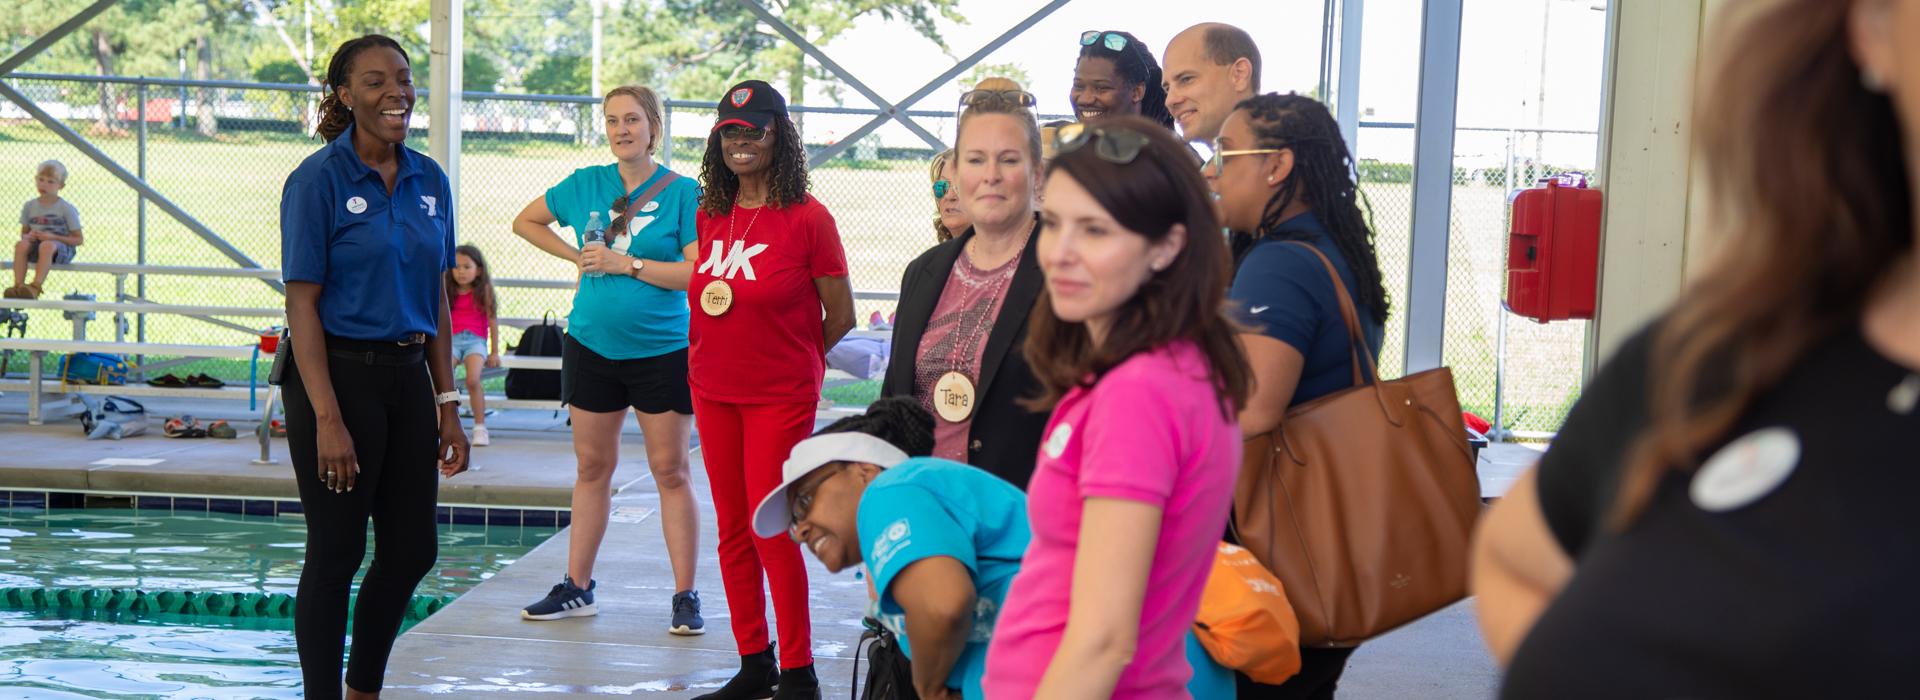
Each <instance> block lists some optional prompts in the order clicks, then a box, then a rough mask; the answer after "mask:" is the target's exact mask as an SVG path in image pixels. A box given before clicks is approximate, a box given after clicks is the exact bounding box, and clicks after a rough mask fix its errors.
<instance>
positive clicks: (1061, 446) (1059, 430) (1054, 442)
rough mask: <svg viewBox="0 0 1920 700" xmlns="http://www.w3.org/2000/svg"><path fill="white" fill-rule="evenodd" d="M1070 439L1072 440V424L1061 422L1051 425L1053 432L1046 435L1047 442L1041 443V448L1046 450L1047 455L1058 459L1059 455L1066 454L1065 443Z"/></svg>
mask: <svg viewBox="0 0 1920 700" xmlns="http://www.w3.org/2000/svg"><path fill="white" fill-rule="evenodd" d="M1071 440H1073V426H1072V425H1071V424H1068V423H1061V424H1059V425H1056V426H1053V433H1052V434H1050V435H1048V436H1047V443H1046V444H1045V445H1042V446H1041V449H1043V450H1046V452H1047V456H1048V457H1052V458H1054V459H1059V458H1060V455H1063V454H1066V452H1067V443H1068V442H1069V441H1071Z"/></svg>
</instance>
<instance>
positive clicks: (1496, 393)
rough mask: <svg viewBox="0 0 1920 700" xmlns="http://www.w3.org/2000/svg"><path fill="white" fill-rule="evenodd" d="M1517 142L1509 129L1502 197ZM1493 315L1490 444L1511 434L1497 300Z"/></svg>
mask: <svg viewBox="0 0 1920 700" xmlns="http://www.w3.org/2000/svg"><path fill="white" fill-rule="evenodd" d="M1519 139H1520V135H1519V132H1518V131H1515V130H1513V129H1508V130H1507V168H1506V178H1505V180H1506V185H1507V186H1506V189H1504V190H1502V192H1504V193H1506V196H1512V194H1511V193H1512V192H1513V149H1514V146H1516V145H1518V142H1519ZM1508 226H1509V228H1511V226H1512V224H1508ZM1502 287H1503V288H1504V285H1502ZM1493 313H1494V318H1495V321H1494V323H1496V324H1497V329H1496V330H1495V331H1494V338H1495V339H1494V350H1493V429H1492V430H1491V431H1489V433H1488V435H1487V438H1488V439H1490V440H1493V441H1494V442H1506V441H1507V438H1508V437H1509V436H1511V435H1512V433H1511V431H1508V430H1507V423H1506V414H1507V309H1506V307H1505V306H1503V305H1502V304H1501V300H1499V299H1494V300H1493Z"/></svg>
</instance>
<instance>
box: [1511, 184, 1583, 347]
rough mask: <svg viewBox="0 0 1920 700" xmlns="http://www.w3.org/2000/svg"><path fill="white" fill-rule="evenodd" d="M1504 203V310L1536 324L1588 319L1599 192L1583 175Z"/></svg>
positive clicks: (1516, 195) (1521, 192)
mask: <svg viewBox="0 0 1920 700" xmlns="http://www.w3.org/2000/svg"><path fill="white" fill-rule="evenodd" d="M1507 203H1508V212H1509V215H1510V218H1509V222H1510V223H1509V225H1508V227H1507V230H1508V236H1507V298H1506V307H1507V310H1508V311H1512V312H1513V313H1516V314H1519V315H1521V316H1525V317H1527V318H1530V319H1533V320H1535V321H1538V322H1540V323H1546V322H1548V321H1560V320H1566V319H1590V318H1593V308H1594V298H1595V296H1596V292H1597V291H1598V289H1599V270H1600V191H1599V190H1594V189H1588V188H1587V180H1586V176H1584V175H1578V174H1571V175H1561V176H1558V177H1554V178H1549V179H1547V180H1546V181H1545V183H1544V184H1543V186H1540V187H1535V188H1532V189H1524V190H1515V191H1514V193H1513V195H1512V196H1511V197H1509V198H1508V202H1507Z"/></svg>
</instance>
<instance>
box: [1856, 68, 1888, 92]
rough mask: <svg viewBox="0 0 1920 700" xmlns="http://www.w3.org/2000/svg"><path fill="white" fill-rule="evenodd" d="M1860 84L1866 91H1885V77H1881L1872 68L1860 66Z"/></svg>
mask: <svg viewBox="0 0 1920 700" xmlns="http://www.w3.org/2000/svg"><path fill="white" fill-rule="evenodd" d="M1860 86H1861V87H1864V88H1866V89H1867V92H1872V93H1883V92H1886V91H1887V79H1886V78H1884V77H1881V75H1880V74H1879V73H1878V72H1876V71H1874V70H1873V69H1872V68H1868V67H1866V66H1861V67H1860Z"/></svg>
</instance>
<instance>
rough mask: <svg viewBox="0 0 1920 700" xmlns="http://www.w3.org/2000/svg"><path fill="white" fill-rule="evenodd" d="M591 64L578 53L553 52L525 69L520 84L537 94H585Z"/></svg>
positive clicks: (590, 75) (591, 68) (589, 77)
mask: <svg viewBox="0 0 1920 700" xmlns="http://www.w3.org/2000/svg"><path fill="white" fill-rule="evenodd" d="M592 71H593V66H591V65H589V63H588V60H587V58H586V57H584V56H581V55H578V54H553V55H551V56H548V57H546V58H545V59H542V60H541V61H540V64H539V65H537V66H534V68H533V70H530V71H527V73H526V76H525V77H523V78H521V80H520V84H521V85H522V86H524V87H525V88H526V89H527V92H530V93H534V94H537V95H585V94H587V90H588V89H589V88H591V87H592V85H591V84H590V83H591V82H592V80H593V76H592Z"/></svg>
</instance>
